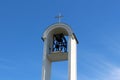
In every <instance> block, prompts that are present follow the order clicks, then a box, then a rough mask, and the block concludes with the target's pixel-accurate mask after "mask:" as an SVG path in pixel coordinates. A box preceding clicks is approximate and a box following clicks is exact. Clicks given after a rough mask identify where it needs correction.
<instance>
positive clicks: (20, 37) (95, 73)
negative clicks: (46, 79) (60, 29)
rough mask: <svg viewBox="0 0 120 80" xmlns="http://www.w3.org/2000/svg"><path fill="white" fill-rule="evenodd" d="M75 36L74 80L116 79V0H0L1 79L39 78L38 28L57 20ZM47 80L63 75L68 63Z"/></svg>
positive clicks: (62, 79) (119, 63)
mask: <svg viewBox="0 0 120 80" xmlns="http://www.w3.org/2000/svg"><path fill="white" fill-rule="evenodd" d="M59 12H61V13H62V14H63V15H64V18H63V19H62V21H63V22H65V23H67V24H69V25H71V27H72V29H73V31H74V32H75V34H76V36H77V38H78V40H79V42H80V43H79V45H78V53H77V54H78V55H77V63H78V80H120V0H74V1H73V0H0V80H41V72H42V71H41V70H42V55H43V51H42V50H43V42H42V40H41V36H42V33H43V32H44V30H45V29H46V28H47V27H48V26H49V25H51V24H53V23H55V22H57V20H56V19H55V18H54V16H56V15H58V13H59ZM52 69H53V70H52V77H51V80H67V79H68V78H67V75H68V74H67V62H60V63H56V64H53V67H52Z"/></svg>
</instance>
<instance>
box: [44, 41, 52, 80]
mask: <svg viewBox="0 0 120 80" xmlns="http://www.w3.org/2000/svg"><path fill="white" fill-rule="evenodd" d="M47 46H48V43H47V39H45V40H44V52H43V65H42V80H50V76H51V62H50V61H49V60H48V58H47V54H48V50H49V49H47V48H48V47H47Z"/></svg>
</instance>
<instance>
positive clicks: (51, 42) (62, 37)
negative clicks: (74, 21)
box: [42, 22, 78, 80]
mask: <svg viewBox="0 0 120 80" xmlns="http://www.w3.org/2000/svg"><path fill="white" fill-rule="evenodd" d="M42 40H43V42H44V49H43V64H42V80H50V77H51V69H52V68H51V67H52V64H51V63H53V62H56V61H65V60H68V80H77V62H76V61H77V55H76V53H77V44H78V40H77V38H76V36H75V34H74V33H73V31H72V29H71V28H70V26H69V25H67V24H65V23H61V22H58V23H55V24H53V25H50V26H49V27H48V28H47V29H46V30H45V32H44V33H43V36H42Z"/></svg>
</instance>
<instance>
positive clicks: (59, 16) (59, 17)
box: [55, 13, 63, 23]
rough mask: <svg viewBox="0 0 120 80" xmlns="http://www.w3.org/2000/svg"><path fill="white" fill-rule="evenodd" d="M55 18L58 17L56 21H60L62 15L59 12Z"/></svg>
mask: <svg viewBox="0 0 120 80" xmlns="http://www.w3.org/2000/svg"><path fill="white" fill-rule="evenodd" d="M55 18H58V22H59V23H60V22H61V19H62V18H63V16H62V15H61V14H60V13H59V15H58V16H56V17H55Z"/></svg>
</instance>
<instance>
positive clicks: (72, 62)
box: [68, 37, 77, 80]
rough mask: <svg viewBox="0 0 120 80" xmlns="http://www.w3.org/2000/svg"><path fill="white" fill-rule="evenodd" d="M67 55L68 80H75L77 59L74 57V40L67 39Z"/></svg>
mask: <svg viewBox="0 0 120 80" xmlns="http://www.w3.org/2000/svg"><path fill="white" fill-rule="evenodd" d="M68 45H69V53H68V69H69V70H68V75H69V76H68V77H69V78H68V79H69V80H77V64H76V63H77V62H76V61H77V60H76V59H77V57H76V48H77V47H76V40H75V39H74V38H72V37H70V39H69V44H68Z"/></svg>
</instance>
